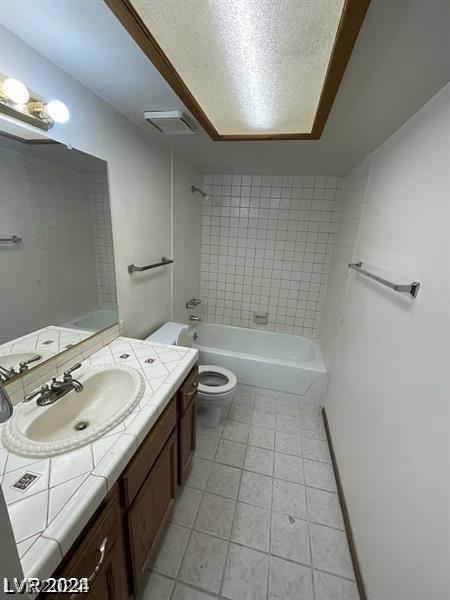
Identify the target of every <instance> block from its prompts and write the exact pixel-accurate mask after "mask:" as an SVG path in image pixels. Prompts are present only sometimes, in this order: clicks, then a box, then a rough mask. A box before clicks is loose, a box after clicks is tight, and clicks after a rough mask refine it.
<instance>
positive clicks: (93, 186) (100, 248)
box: [89, 171, 117, 310]
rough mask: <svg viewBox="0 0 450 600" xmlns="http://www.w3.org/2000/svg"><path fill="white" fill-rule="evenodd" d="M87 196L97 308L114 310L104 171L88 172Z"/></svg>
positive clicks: (111, 238) (111, 249)
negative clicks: (94, 267)
mask: <svg viewBox="0 0 450 600" xmlns="http://www.w3.org/2000/svg"><path fill="white" fill-rule="evenodd" d="M89 196H90V201H91V202H90V208H91V218H92V230H93V234H94V253H95V266H96V272H97V303H98V304H97V305H98V307H99V308H112V309H115V310H116V309H117V298H116V274H115V269H114V250H113V237H112V226H111V211H110V207H109V190H108V176H107V173H106V171H105V172H104V173H92V174H90V175H89Z"/></svg>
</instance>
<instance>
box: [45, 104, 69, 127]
mask: <svg viewBox="0 0 450 600" xmlns="http://www.w3.org/2000/svg"><path fill="white" fill-rule="evenodd" d="M45 112H46V113H47V115H48V116H49V117H50V118H51V119H53V121H55V122H56V123H65V122H66V121H68V120H69V118H70V112H69V109H68V108H67V106H66V105H65V104H64V102H61V100H50V102H49V103H48V104H46V105H45Z"/></svg>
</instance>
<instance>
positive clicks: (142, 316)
mask: <svg viewBox="0 0 450 600" xmlns="http://www.w3.org/2000/svg"><path fill="white" fill-rule="evenodd" d="M0 39H1V48H2V51H1V53H0V72H2V73H5V74H7V75H9V76H11V77H16V78H17V79H20V80H21V81H23V82H24V83H25V84H26V85H27V86H28V87H29V88H30V89H32V90H33V91H35V92H36V93H38V94H40V95H41V96H43V97H44V98H48V99H50V98H52V97H55V98H59V99H60V100H62V101H63V102H65V103H66V104H67V106H68V107H69V109H70V111H71V119H70V121H69V122H68V123H66V124H64V125H56V126H55V127H54V128H53V129H52V130H51V137H52V138H54V139H56V140H58V141H60V142H63V143H67V144H72V146H73V147H74V148H78V149H80V150H83V151H84V152H87V153H89V154H92V155H94V156H97V157H99V158H102V159H103V160H106V161H107V163H108V175H109V190H110V200H111V212H112V225H113V235H114V251H115V263H116V275H117V288H118V289H117V291H118V303H119V316H120V318H121V319H125V325H126V331H127V333H128V334H129V335H130V336H135V337H141V336H143V335H144V334H145V333H147V332H149V331H151V330H152V329H154V328H155V327H156V326H157V325H158V324H159V323H162V322H164V321H167V320H168V319H169V317H170V284H171V270H170V267H165V268H162V269H158V270H155V271H150V272H149V273H141V274H139V273H137V274H135V275H132V276H130V275H129V274H128V272H127V265H128V264H130V263H134V264H137V265H140V264H148V263H149V262H153V261H154V260H155V259H158V258H159V257H161V256H163V255H164V256H169V254H170V250H171V236H170V233H171V231H170V151H169V150H168V149H166V147H165V146H162V145H157V144H155V142H154V141H153V140H152V139H151V137H150V136H147V135H146V134H145V132H144V131H141V130H140V129H138V128H137V127H136V126H135V125H133V124H132V123H130V121H128V120H127V119H126V118H125V117H124V116H122V115H121V114H120V113H118V112H117V111H116V110H114V109H113V108H112V107H111V106H109V105H108V104H107V103H106V102H104V101H103V100H101V99H100V98H99V97H98V96H96V95H95V94H93V93H92V92H91V91H90V90H88V89H87V88H86V87H84V86H83V85H81V84H80V83H78V82H77V81H76V80H75V79H73V78H72V77H70V75H68V74H67V73H66V72H64V71H63V70H62V69H60V68H58V67H57V66H56V65H54V64H53V63H51V62H50V61H48V60H47V59H46V58H44V57H43V56H42V55H41V54H39V53H38V52H36V51H35V50H34V49H33V48H31V47H30V46H28V45H27V44H26V43H25V42H24V41H22V40H21V39H19V38H18V37H16V36H15V35H13V34H12V33H11V32H10V31H8V30H7V29H5V28H3V27H0ZM130 93H132V91H130Z"/></svg>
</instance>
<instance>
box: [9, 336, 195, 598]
mask: <svg viewBox="0 0 450 600" xmlns="http://www.w3.org/2000/svg"><path fill="white" fill-rule="evenodd" d="M76 351H77V349H75V348H74V349H72V350H71V352H72V353H73V356H72V358H71V359H70V362H72V361H73V362H82V367H81V368H79V369H77V370H76V371H75V373H80V375H77V377H78V378H79V380H80V381H81V382H84V383H85V391H86V392H88V391H89V389H88V388H89V384H88V383H86V382H89V380H90V378H92V377H93V374H95V375H96V376H98V374H104V373H108V372H112V373H115V374H116V375H117V374H118V373H122V374H125V373H126V372H127V371H129V372H131V371H133V372H134V373H135V375H137V376H138V377H137V378H138V379H139V380H140V381H141V383H140V386H141V387H140V388H139V391H140V395H139V400H138V402H137V404H136V405H134V407H133V409H132V410H131V412H130V413H129V414H127V415H126V416H125V417H124V418H123V419H122V420H121V421H120V422H118V423H116V424H115V425H114V427H112V428H110V429H109V430H107V431H105V432H104V434H102V435H100V436H98V437H95V438H94V439H92V440H89V441H88V442H86V443H84V444H81V445H80V444H78V445H77V446H75V445H74V444H72V446H70V447H68V448H66V449H63V450H61V451H59V453H58V454H55V453H54V446H52V445H51V444H49V443H46V444H47V445H46V446H45V447H42V455H40V456H37V455H36V454H35V455H34V456H33V455H32V454H28V455H27V452H28V449H27V448H26V447H23V452H21V451H19V450H20V448H19V449H18V450H17V451H15V450H14V448H12V445H11V441H9V443H5V441H6V440H7V439H8V435H7V433H6V430H7V428H9V429H10V431H14V428H12V427H11V425H12V424H13V423H14V422H15V420H16V421H17V422H18V423H20V422H21V421H23V420H24V419H32V418H35V419H36V420H37V419H40V418H42V416H43V415H45V411H48V414H49V415H51V414H52V413H51V411H54V410H55V408H57V407H58V404H59V403H64V401H65V400H66V399H67V401H68V403H69V405H70V406H72V407H73V406H74V404H73V403H74V402H75V403H77V402H78V403H82V402H84V400H83V399H82V398H81V396H82V393H80V394H77V393H75V392H73V391H72V392H70V393H69V394H72V397H71V398H70V396H69V394H68V395H67V396H66V397H65V398H62V399H60V400H57V402H56V403H55V404H54V405H53V406H37V405H36V402H35V400H32V401H30V402H28V403H27V404H26V405H20V406H16V409H15V413H14V415H13V417H12V418H11V419H10V421H8V422H7V423H6V424H4V425H2V426H0V435H1V437H0V459H1V463H2V468H3V469H4V474H3V480H2V488H3V493H4V495H5V500H6V504H7V508H8V512H9V516H10V520H11V524H12V527H13V530H14V534H15V537H16V543H17V550H18V553H19V557H20V560H21V563H22V569H23V573H24V575H25V576H26V577H38V578H40V579H45V578H48V577H52V576H54V577H65V578H69V577H76V578H82V577H84V578H86V577H87V578H89V581H90V590H91V591H90V593H89V594H88V595H86V597H88V598H96V599H97V598H98V599H102V600H105V599H116V600H123V599H126V598H136V597H137V596H138V595H139V593H140V591H141V590H142V588H143V586H144V585H145V582H146V579H147V577H148V573H149V568H150V566H151V563H152V559H153V557H154V556H155V554H156V552H157V549H158V547H159V545H160V542H161V539H162V536H163V534H164V530H165V526H166V524H167V522H168V519H169V516H170V513H171V508H172V505H173V502H174V498H175V495H176V490H177V485H178V484H181V483H183V482H184V481H185V479H186V477H187V474H188V470H189V466H190V463H191V460H192V457H193V454H194V452H195V442H196V401H197V387H198V367H197V359H198V352H197V350H195V349H190V348H182V347H178V346H177V347H174V346H168V345H163V344H155V343H151V342H148V341H141V340H133V339H129V338H121V337H118V338H116V339H114V340H112V341H110V342H109V343H106V344H105V345H103V346H102V347H100V348H99V349H98V350H94V352H93V353H92V354H90V355H89V356H86V354H84V355H78V356H76V355H75V352H76ZM62 368H64V367H62ZM75 373H74V375H75ZM102 376H103V375H102ZM99 381H100V382H101V379H98V380H97V382H99ZM116 385H117V383H116V384H115V386H116ZM89 393H90V392H89ZM115 394H116V391H115V387H114V388H111V389H110V391H109V392H107V393H106V396H105V398H104V401H105V402H106V403H107V404H108V403H109V400H110V401H111V402H116V399H114V397H113V396H114V395H115ZM125 396H126V394H125ZM126 400H127V399H126V398H125V397H124V399H123V402H124V403H125V402H126ZM96 401H97V400H96ZM60 406H62V404H60ZM75 406H77V405H76V404H75ZM105 406H106V405H105ZM83 410H85V409H83ZM99 410H100V409H99ZM102 411H103V409H102V410H101V411H100V412H102ZM57 412H58V411H57ZM75 412H77V411H75ZM79 412H80V415H78V414H77V416H76V417H75V419H76V420H78V419H79V418H80V416H81V412H83V411H82V410H80V411H79ZM60 413H61V409H60V410H59V414H60ZM53 414H55V413H53ZM69 418H70V419H73V415H72V413H71V416H70V417H69ZM27 422H28V421H27ZM29 422H31V423H33V421H32V420H30V421H29ZM73 422H75V420H74V421H73ZM57 423H58V420H57V421H55V424H57ZM25 430H26V428H25V429H24V431H25ZM66 430H67V427H66V428H65V429H64V431H66ZM88 431H89V429H87V430H86V432H83V435H84V434H86V435H88ZM52 435H53V434H52ZM71 435H73V432H72V434H71ZM8 446H9V447H8ZM32 447H34V446H32V445H30V449H31V448H32ZM46 448H49V449H51V451H49V453H48V455H47V456H46V455H45V449H46ZM33 451H34V452H36V450H33ZM30 476H31V477H32V478H33V477H36V479H35V480H33V482H32V483H31V485H30V486H29V487H27V486H26V485H25V487H24V489H18V488H17V485H16V484H17V483H18V482H19V483H20V482H21V481H23V478H24V477H25V479H26V478H27V477H30ZM78 595H79V596H80V597H82V596H81V594H75V595H73V596H71V595H68V594H67V593H65V594H61V593H59V594H55V593H52V594H50V593H46V594H43V593H41V594H40V595H39V598H41V599H43V598H46V599H47V598H48V599H50V598H68V597H74V598H75V597H78ZM84 595H85V594H84ZM84 595H83V596H84Z"/></svg>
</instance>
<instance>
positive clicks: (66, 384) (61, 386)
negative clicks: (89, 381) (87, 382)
mask: <svg viewBox="0 0 450 600" xmlns="http://www.w3.org/2000/svg"><path fill="white" fill-rule="evenodd" d="M80 367H81V363H77V364H76V365H74V366H73V367H71V368H70V369H68V370H67V371H64V376H63V380H62V381H58V380H57V379H56V377H53V379H52V383H51V384H50V385H43V386H42V387H40V388H39V389H38V390H35V391H34V392H31V394H27V395H26V396H25V398H24V399H23V402H30V400H33V399H34V398H37V400H36V404H37V405H38V406H48V405H49V404H53V403H54V402H56V401H57V400H59V399H60V398H62V397H63V396H65V395H66V394H68V393H69V392H70V391H71V390H75V392H77V393H79V392H82V391H83V389H84V387H83V384H82V383H81V382H80V381H77V380H76V379H73V378H72V372H73V371H75V370H76V369H79V368H80Z"/></svg>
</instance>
